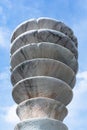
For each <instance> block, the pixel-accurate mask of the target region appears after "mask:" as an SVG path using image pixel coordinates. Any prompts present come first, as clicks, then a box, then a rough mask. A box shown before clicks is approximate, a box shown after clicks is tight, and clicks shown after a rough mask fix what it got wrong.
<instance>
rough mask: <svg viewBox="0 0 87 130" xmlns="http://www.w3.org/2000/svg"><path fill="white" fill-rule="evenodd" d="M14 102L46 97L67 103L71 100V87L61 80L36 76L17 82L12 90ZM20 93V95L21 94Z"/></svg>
mask: <svg viewBox="0 0 87 130" xmlns="http://www.w3.org/2000/svg"><path fill="white" fill-rule="evenodd" d="M12 95H13V98H14V100H15V102H16V103H18V104H19V103H21V102H23V101H25V100H27V99H30V98H35V97H48V98H51V99H55V100H57V101H60V102H61V103H63V104H65V105H67V104H69V102H70V101H71V100H72V96H73V93H72V89H71V88H70V87H69V85H68V84H66V83H65V82H63V81H62V80H59V79H56V78H53V77H46V76H37V77H31V78H27V79H24V80H22V81H20V82H18V83H17V84H16V85H15V86H14V88H13V92H12ZM21 95H22V96H21Z"/></svg>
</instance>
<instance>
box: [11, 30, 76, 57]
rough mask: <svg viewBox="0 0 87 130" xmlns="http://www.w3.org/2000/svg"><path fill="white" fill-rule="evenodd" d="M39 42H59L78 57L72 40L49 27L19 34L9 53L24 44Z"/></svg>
mask: <svg viewBox="0 0 87 130" xmlns="http://www.w3.org/2000/svg"><path fill="white" fill-rule="evenodd" d="M39 42H51V43H55V44H59V45H61V46H64V47H65V48H68V49H69V50H70V51H71V52H72V53H73V54H74V55H75V57H76V58H77V57H78V53H77V48H76V46H75V44H74V42H73V41H71V39H70V38H69V37H67V36H66V35H65V34H63V33H61V32H58V31H53V30H50V29H40V30H32V31H27V32H26V33H23V34H21V35H20V36H19V37H17V38H16V39H15V40H14V42H13V43H12V45H11V54H13V53H14V52H15V51H16V50H17V49H19V48H20V47H22V46H24V45H27V44H31V43H39Z"/></svg>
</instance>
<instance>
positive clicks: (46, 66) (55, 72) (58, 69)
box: [11, 58, 75, 88]
mask: <svg viewBox="0 0 87 130" xmlns="http://www.w3.org/2000/svg"><path fill="white" fill-rule="evenodd" d="M66 75H67V76H66ZM33 76H50V77H54V78H59V79H61V80H63V81H65V82H66V83H67V84H69V85H70V86H71V87H72V88H73V85H74V84H75V73H74V71H72V69H71V68H70V67H68V66H67V65H65V64H64V63H62V62H59V61H56V60H53V59H44V58H41V59H40V58H37V59H32V60H29V61H25V62H23V63H22V64H19V65H18V66H17V67H15V68H14V70H13V71H12V75H11V81H12V84H13V85H15V84H16V83H17V82H19V81H21V80H22V79H25V78H28V77H33Z"/></svg>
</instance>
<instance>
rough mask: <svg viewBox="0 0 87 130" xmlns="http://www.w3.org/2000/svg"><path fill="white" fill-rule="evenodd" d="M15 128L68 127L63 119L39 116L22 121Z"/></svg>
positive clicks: (56, 129)
mask: <svg viewBox="0 0 87 130" xmlns="http://www.w3.org/2000/svg"><path fill="white" fill-rule="evenodd" d="M14 130H68V128H67V126H66V125H65V124H63V123H62V122H61V121H58V120H54V119H49V118H39V119H29V120H25V121H23V122H20V123H19V124H17V126H16V127H15V129H14Z"/></svg>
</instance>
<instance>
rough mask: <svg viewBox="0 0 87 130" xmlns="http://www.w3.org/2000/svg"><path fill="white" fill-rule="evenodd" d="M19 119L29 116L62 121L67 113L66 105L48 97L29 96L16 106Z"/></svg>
mask: <svg viewBox="0 0 87 130" xmlns="http://www.w3.org/2000/svg"><path fill="white" fill-rule="evenodd" d="M17 115H18V116H19V118H20V120H26V119H29V118H41V117H42V118H52V119H57V120H60V121H63V119H64V118H65V116H66V115H67V109H66V107H65V106H64V105H63V104H62V103H60V102H59V101H56V100H53V99H50V98H42V97H39V98H31V99H29V100H26V101H24V102H22V103H20V104H19V105H18V107H17Z"/></svg>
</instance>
